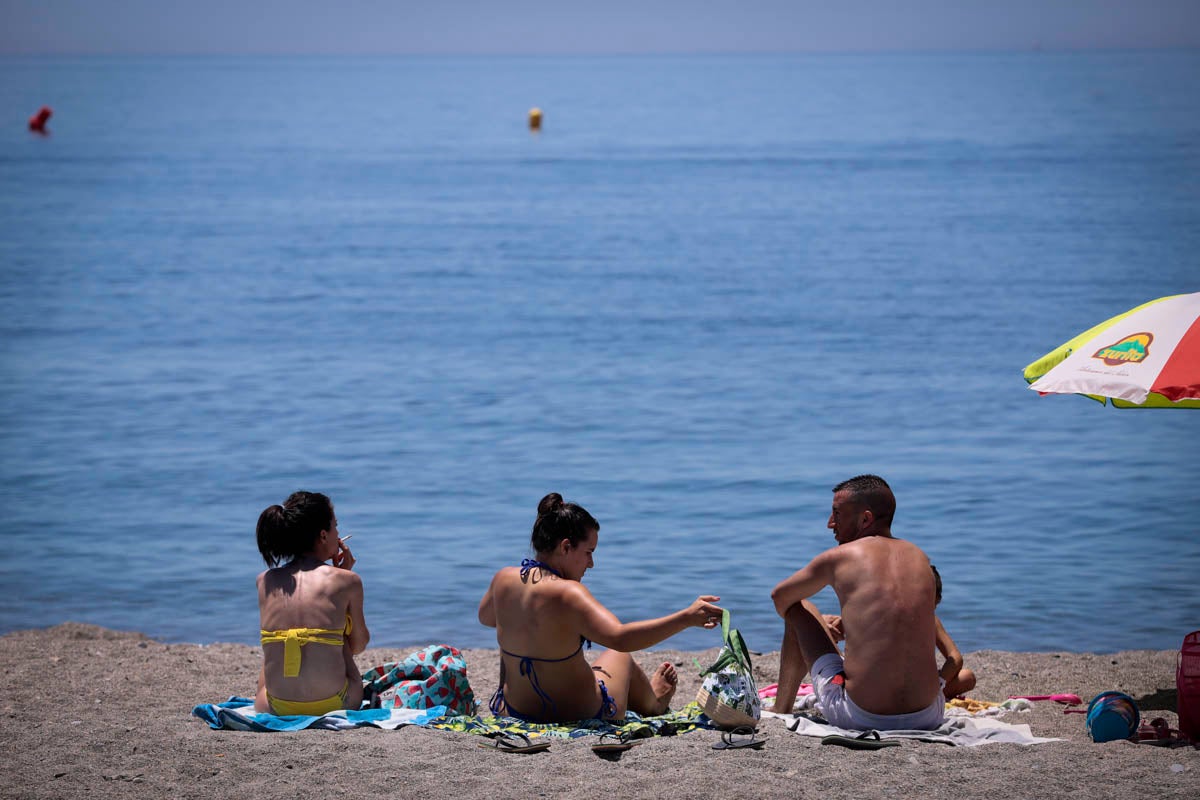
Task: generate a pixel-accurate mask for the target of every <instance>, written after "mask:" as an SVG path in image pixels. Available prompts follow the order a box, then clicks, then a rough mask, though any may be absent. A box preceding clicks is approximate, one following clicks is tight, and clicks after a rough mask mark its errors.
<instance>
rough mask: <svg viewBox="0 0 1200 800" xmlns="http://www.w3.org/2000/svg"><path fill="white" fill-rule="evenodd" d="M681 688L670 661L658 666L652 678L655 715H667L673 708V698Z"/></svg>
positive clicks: (651, 685) (651, 687)
mask: <svg viewBox="0 0 1200 800" xmlns="http://www.w3.org/2000/svg"><path fill="white" fill-rule="evenodd" d="M677 688H679V675H678V674H677V673H676V672H675V665H674V664H672V663H671V662H670V661H664V662H663V663H661V664H659V665H658V669H656V670H654V674H653V675H651V676H650V690H651V691H652V692H654V697H655V700H656V701H657V702H656V704H655V710H654V714H651V716H654V715H655V714H665V713H667V711H669V710H670V708H671V698H672V697H674V696H675V690H676V689H677Z"/></svg>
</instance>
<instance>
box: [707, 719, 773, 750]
mask: <svg viewBox="0 0 1200 800" xmlns="http://www.w3.org/2000/svg"><path fill="white" fill-rule="evenodd" d="M766 743H767V740H766V739H765V738H764V739H760V738H758V734H757V733H755V731H754V728H751V727H750V726H749V725H742V726H739V727H737V728H734V729H733V730H730V731H722V733H721V741H719V742H717V743H716V744H714V745H713V746H712V749H713V750H741V749H742V748H744V747H748V748H750V749H751V750H760V749H762V746H763V745H764V744H766Z"/></svg>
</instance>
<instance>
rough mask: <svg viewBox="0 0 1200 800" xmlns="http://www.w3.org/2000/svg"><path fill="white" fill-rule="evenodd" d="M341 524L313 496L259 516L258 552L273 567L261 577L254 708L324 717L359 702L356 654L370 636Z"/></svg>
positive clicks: (322, 499)
mask: <svg viewBox="0 0 1200 800" xmlns="http://www.w3.org/2000/svg"><path fill="white" fill-rule="evenodd" d="M337 524H338V523H337V517H336V516H335V515H334V513H333V503H331V502H330V501H329V498H328V497H326V496H325V495H323V494H318V493H316V492H295V493H294V494H292V495H291V496H290V497H288V499H287V500H285V501H284V502H283V505H274V506H270V507H269V508H267V509H266V510H265V511H263V512H262V515H261V516H259V518H258V528H257V531H256V532H257V536H258V551H259V552H260V553H262V557H263V560H264V561H266V562H267V566H268V567H269V569H267V571H266V572H264V573H262V574H261V575H259V576H258V611H259V619H260V622H261V627H262V648H263V668H262V672H261V673H260V674H259V678H258V694H257V696H256V697H255V699H254V708H255V710H256V711H262V712H267V713H274V714H280V715H293V714H303V715H311V716H320V715H322V714H326V713H328V712H330V711H336V710H338V709H341V708H349V709H357V708H358V707H359V706H360V705H362V699H363V685H362V675H361V673H360V672H359V671H358V667H357V666H356V665H355V664H354V656H355V655H357V654H358V653H361V652H362V651H363V649H364V648H365V647H366V646H367V642H368V641H369V640H370V638H371V634H370V633H369V632H368V631H367V624H366V621H365V620H364V619H363V586H362V578H360V577H359V576H358V575H357V574H355V573H354V572H352V571H351V570H352V569H353V567H354V555H353V554H352V553H351V552H350V548H349V547H347V546H346V543H345V540H344V539H342V538H341V537H340V536H338V529H337ZM347 538H349V537H347ZM329 562H332V564H331V563H329Z"/></svg>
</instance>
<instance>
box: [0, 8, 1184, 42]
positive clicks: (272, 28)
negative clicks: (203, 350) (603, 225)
mask: <svg viewBox="0 0 1200 800" xmlns="http://www.w3.org/2000/svg"><path fill="white" fill-rule="evenodd" d="M1034 46H1040V47H1043V48H1045V49H1062V48H1067V49H1075V48H1090V47H1102V48H1111V47H1132V48H1143V47H1200V0H592V1H591V2H579V1H578V0H196V1H195V2H192V1H191V0H0V53H5V54H17V53H54V54H67V53H280V54H283V53H389V54H390V53H395V54H405V53H414V54H426V53H448V54H463V53H483V54H492V53H503V54H520V53H531V54H548V53H688V52H700V53H711V52H761V51H775V52H804V51H808V52H826V51H840V50H977V49H985V50H992V49H1027V48H1030V47H1034Z"/></svg>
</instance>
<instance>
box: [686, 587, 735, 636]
mask: <svg viewBox="0 0 1200 800" xmlns="http://www.w3.org/2000/svg"><path fill="white" fill-rule="evenodd" d="M720 599H721V598H720V597H717V596H716V595H711V594H702V595H700V596H699V597H697V598H696V602H694V603H692V604H691V605H690V606H688V607H687V608H686V609H684V612H683V615H684V617H685V618H686V619H687V620H688V623H689V624H690V625H692V626H693V627H696V628H715V627H717V626H718V625H720V624H721V616H722V615H723V614H724V613H725V609H723V608H721V607H719V606H714V605H713V603H715V602H717V601H718V600H720Z"/></svg>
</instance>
